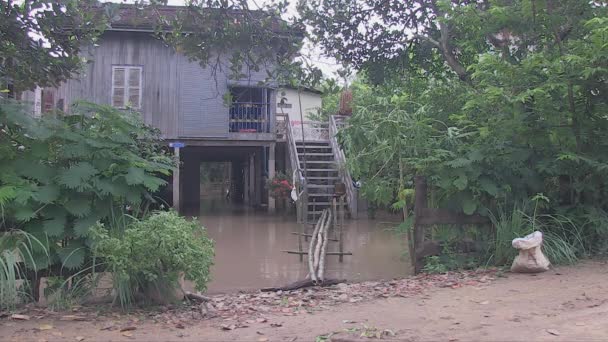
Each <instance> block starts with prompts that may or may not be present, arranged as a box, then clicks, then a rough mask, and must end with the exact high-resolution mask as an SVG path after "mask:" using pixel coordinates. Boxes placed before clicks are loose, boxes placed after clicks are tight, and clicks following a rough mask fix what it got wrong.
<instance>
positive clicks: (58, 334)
mask: <svg viewBox="0 0 608 342" xmlns="http://www.w3.org/2000/svg"><path fill="white" fill-rule="evenodd" d="M51 335H53V336H63V333H62V332H61V331H53V332H52V333H51Z"/></svg>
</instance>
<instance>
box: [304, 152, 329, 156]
mask: <svg viewBox="0 0 608 342" xmlns="http://www.w3.org/2000/svg"><path fill="white" fill-rule="evenodd" d="M298 156H302V157H304V156H306V157H308V156H311V157H333V156H334V154H333V153H322V152H307V153H302V152H298Z"/></svg>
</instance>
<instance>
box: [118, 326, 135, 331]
mask: <svg viewBox="0 0 608 342" xmlns="http://www.w3.org/2000/svg"><path fill="white" fill-rule="evenodd" d="M133 330H137V327H134V326H128V327H124V328H121V329H120V332H125V331H133Z"/></svg>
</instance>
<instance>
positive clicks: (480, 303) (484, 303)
mask: <svg viewBox="0 0 608 342" xmlns="http://www.w3.org/2000/svg"><path fill="white" fill-rule="evenodd" d="M488 304H490V302H489V301H487V300H484V301H483V302H479V305H488Z"/></svg>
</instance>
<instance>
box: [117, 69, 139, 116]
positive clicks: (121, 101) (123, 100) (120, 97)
mask: <svg viewBox="0 0 608 342" xmlns="http://www.w3.org/2000/svg"><path fill="white" fill-rule="evenodd" d="M141 69H142V68H141V67H140V66H113V67H112V106H114V107H117V108H125V107H127V105H128V106H130V107H133V108H136V109H139V108H141V88H142V84H141V83H142V82H141Z"/></svg>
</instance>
